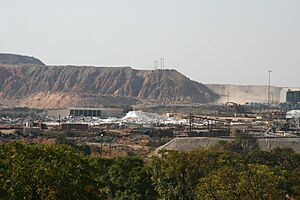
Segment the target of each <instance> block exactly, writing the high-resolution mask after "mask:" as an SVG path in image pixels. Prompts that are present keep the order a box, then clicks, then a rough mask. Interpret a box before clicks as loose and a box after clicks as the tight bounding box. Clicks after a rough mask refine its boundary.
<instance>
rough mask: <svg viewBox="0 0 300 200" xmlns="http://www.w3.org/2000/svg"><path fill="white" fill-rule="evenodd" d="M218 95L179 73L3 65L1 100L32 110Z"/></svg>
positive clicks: (211, 98)
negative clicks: (31, 108) (32, 108)
mask: <svg viewBox="0 0 300 200" xmlns="http://www.w3.org/2000/svg"><path fill="white" fill-rule="evenodd" d="M217 98H218V95H217V94H215V93H214V92H212V91H211V90H210V89H209V88H208V87H206V86H205V85H203V84H201V83H198V82H195V81H192V80H190V79H189V78H187V77H185V76H184V75H182V74H181V73H179V72H177V71H176V70H135V69H132V68H130V67H87V66H82V67H79V66H35V65H32V66H28V65H26V66H23V65H5V64H0V100H1V102H2V104H4V105H12V106H29V107H40V108H49V107H67V106H99V105H100V104H107V103H110V104H120V103H122V104H123V103H124V104H134V103H136V102H137V101H163V102H170V101H180V102H183V101H187V102H199V103H208V102H212V101H215V100H216V99H217Z"/></svg>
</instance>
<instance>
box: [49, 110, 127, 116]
mask: <svg viewBox="0 0 300 200" xmlns="http://www.w3.org/2000/svg"><path fill="white" fill-rule="evenodd" d="M47 115H48V116H50V117H56V118H58V117H59V116H60V117H61V118H64V117H68V116H72V117H99V118H100V117H101V118H108V117H122V116H124V111H123V109H121V108H59V109H49V110H48V111H47Z"/></svg>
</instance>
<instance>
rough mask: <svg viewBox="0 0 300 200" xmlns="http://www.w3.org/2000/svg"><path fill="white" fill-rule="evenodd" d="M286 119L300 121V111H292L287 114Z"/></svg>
mask: <svg viewBox="0 0 300 200" xmlns="http://www.w3.org/2000/svg"><path fill="white" fill-rule="evenodd" d="M286 118H287V119H293V118H295V119H300V110H291V111H289V112H287V113H286Z"/></svg>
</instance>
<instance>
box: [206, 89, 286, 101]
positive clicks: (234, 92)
mask: <svg viewBox="0 0 300 200" xmlns="http://www.w3.org/2000/svg"><path fill="white" fill-rule="evenodd" d="M207 86H208V87H209V88H210V89H211V90H213V91H214V92H215V93H217V94H219V95H220V99H219V100H218V102H219V103H225V102H227V100H228V94H229V101H233V102H236V103H240V104H244V103H246V102H261V103H266V102H267V98H268V86H266V85H228V84H227V85H226V84H207ZM282 89H283V88H282V87H275V86H271V87H270V94H271V95H270V99H271V101H272V102H274V103H278V102H280V100H281V91H282Z"/></svg>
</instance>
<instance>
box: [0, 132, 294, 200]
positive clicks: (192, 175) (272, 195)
mask: <svg viewBox="0 0 300 200" xmlns="http://www.w3.org/2000/svg"><path fill="white" fill-rule="evenodd" d="M255 142H256V141H255V139H253V138H251V137H249V136H247V135H240V136H238V139H237V140H236V142H234V143H231V144H227V143H222V144H219V145H218V146H215V147H214V148H211V149H200V150H196V151H191V152H176V151H163V152H160V154H159V156H154V157H152V158H151V159H150V160H149V162H144V161H143V159H141V158H138V157H134V156H129V157H124V158H113V159H104V158H95V157H91V156H87V155H85V154H84V153H82V152H81V151H79V150H76V149H74V148H72V147H70V146H68V145H42V144H24V143H19V142H13V143H9V144H2V145H0V199H73V200H74V199H120V200H121V199H122V200H123V199H124V200H125V199H133V200H135V199H136V200H139V199H141V200H142V199H146V200H147V199H182V200H194V199H205V200H206V199H218V200H219V199H221V200H231V199H232V200H233V199H250V200H252V199H253V200H254V199H262V200H263V199H266V200H269V199H270V200H271V199H275V200H276V199H286V198H290V197H293V198H295V199H297V198H299V197H300V194H299V192H300V155H298V154H296V153H294V152H293V151H292V150H291V149H274V150H272V151H271V152H265V151H260V150H259V149H258V148H257V146H256V144H255Z"/></svg>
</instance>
